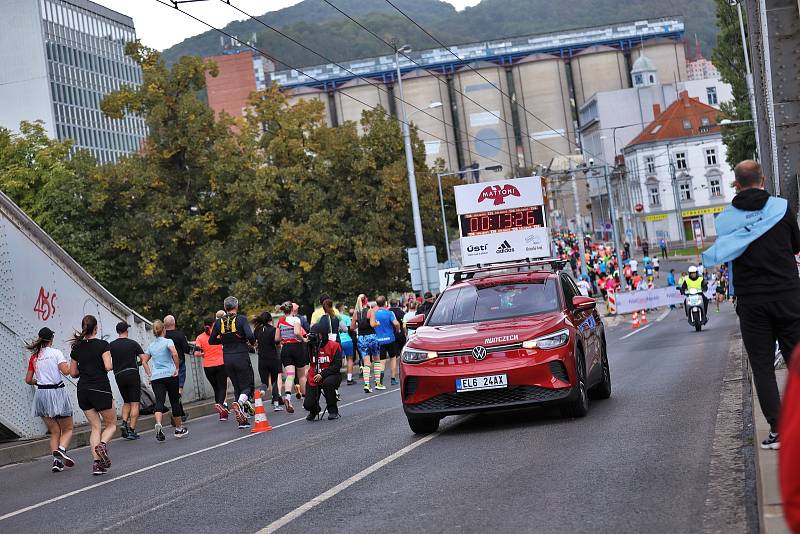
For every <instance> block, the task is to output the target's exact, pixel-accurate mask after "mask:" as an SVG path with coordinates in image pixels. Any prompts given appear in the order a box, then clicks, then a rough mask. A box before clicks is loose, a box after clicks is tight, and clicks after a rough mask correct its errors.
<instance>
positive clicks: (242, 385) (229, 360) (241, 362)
mask: <svg viewBox="0 0 800 534" xmlns="http://www.w3.org/2000/svg"><path fill="white" fill-rule="evenodd" d="M223 307H224V308H225V316H224V317H222V318H220V319H217V320H216V321H214V326H213V327H212V328H211V334H210V336H209V338H208V342H209V343H210V344H211V345H222V357H223V360H224V361H225V371H226V372H227V374H228V377H229V378H230V379H231V383H232V384H233V396H234V398H235V399H236V400H235V401H234V403H233V404H232V405H231V410H232V411H233V414H234V416H235V417H236V422H237V423H239V428H240V429H244V428H249V427H250V421H249V419H248V415H253V414H254V413H255V410H254V409H253V405H252V404H251V403H250V396H251V395H252V394H253V391H252V384H253V382H254V381H255V377H254V376H253V364H252V363H251V362H250V351H249V349H248V343H251V344H252V343H255V341H256V338H255V336H254V335H253V329H252V328H250V323H249V322H248V321H247V317H245V316H244V315H239V299H237V298H236V297H226V298H225V301H224V302H223ZM245 412H247V413H245Z"/></svg>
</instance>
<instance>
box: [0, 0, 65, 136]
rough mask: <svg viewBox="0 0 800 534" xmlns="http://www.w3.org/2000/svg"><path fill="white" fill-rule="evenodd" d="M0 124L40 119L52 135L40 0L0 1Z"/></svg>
mask: <svg viewBox="0 0 800 534" xmlns="http://www.w3.org/2000/svg"><path fill="white" fill-rule="evenodd" d="M0 6H2V9H1V10H0V12H2V16H0V126H3V127H5V128H9V129H11V130H15V131H16V130H18V129H19V123H20V121H23V120H27V121H34V120H42V121H44V123H45V128H46V129H47V133H48V135H49V136H50V137H55V120H54V117H53V107H52V104H51V98H50V87H49V84H48V81H47V64H46V60H45V51H44V42H43V40H42V21H41V15H40V13H39V2H37V1H34V0H3V1H2V2H0Z"/></svg>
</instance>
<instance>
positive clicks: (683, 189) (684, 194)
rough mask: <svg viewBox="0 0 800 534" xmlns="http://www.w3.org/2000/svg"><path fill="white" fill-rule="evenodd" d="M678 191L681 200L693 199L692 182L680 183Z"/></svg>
mask: <svg viewBox="0 0 800 534" xmlns="http://www.w3.org/2000/svg"><path fill="white" fill-rule="evenodd" d="M678 193H679V194H680V197H681V200H692V183H691V182H681V183H679V184H678Z"/></svg>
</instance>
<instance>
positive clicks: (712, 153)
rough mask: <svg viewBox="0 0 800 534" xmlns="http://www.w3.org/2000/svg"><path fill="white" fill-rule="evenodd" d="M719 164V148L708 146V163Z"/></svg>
mask: <svg viewBox="0 0 800 534" xmlns="http://www.w3.org/2000/svg"><path fill="white" fill-rule="evenodd" d="M716 164H717V149H716V148H707V149H706V165H716Z"/></svg>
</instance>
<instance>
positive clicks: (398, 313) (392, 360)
mask: <svg viewBox="0 0 800 534" xmlns="http://www.w3.org/2000/svg"><path fill="white" fill-rule="evenodd" d="M389 311H390V312H392V313H393V314H394V318H395V320H396V321H397V324H395V325H394V326H395V333H394V346H393V347H392V350H391V351H390V353H389V369H390V371H391V377H392V378H391V379H392V382H391V383H392V385H393V386H396V385H397V383H398V382H397V357H398V356H400V353H401V352H402V351H403V346H405V344H406V334H405V330H404V329H403V315H404V314H403V309H402V308H401V307H400V301H399V300H397V299H391V300H390V301H389ZM381 381H383V380H381Z"/></svg>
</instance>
